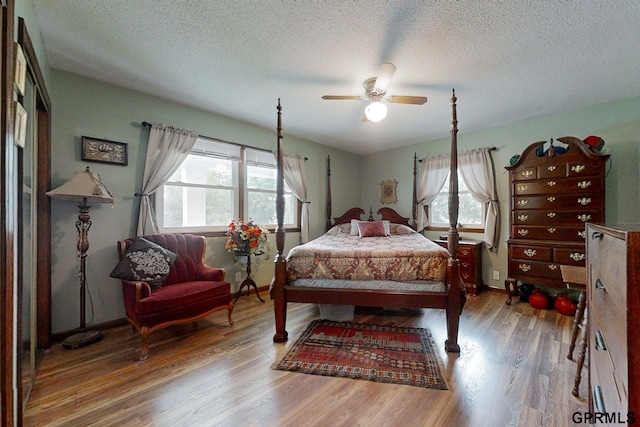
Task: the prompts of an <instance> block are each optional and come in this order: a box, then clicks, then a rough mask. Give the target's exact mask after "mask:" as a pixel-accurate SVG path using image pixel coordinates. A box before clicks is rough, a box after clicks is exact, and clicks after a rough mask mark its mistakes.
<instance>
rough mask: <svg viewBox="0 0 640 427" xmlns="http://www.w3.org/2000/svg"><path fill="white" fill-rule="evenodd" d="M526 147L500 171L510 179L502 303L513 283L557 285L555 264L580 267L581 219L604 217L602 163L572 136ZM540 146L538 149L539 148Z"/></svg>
mask: <svg viewBox="0 0 640 427" xmlns="http://www.w3.org/2000/svg"><path fill="white" fill-rule="evenodd" d="M558 141H560V144H556V145H554V143H553V140H551V143H550V147H549V148H548V149H546V150H544V148H545V147H546V145H545V144H546V141H539V142H535V143H533V144H531V145H530V146H529V147H527V148H526V149H525V150H524V151H523V152H522V155H521V156H520V157H519V158H518V160H517V161H516V162H515V163H514V164H513V165H511V166H507V167H506V168H505V169H507V170H508V171H509V181H510V196H511V197H510V214H511V216H510V230H509V240H508V241H507V246H508V251H509V255H508V256H509V264H508V270H509V272H508V278H507V279H506V280H505V288H506V290H507V293H508V299H507V304H510V303H511V297H512V295H517V294H518V288H517V283H518V281H522V282H526V283H531V284H535V285H541V286H546V287H563V286H564V284H563V282H562V274H561V272H560V265H576V266H584V265H585V258H586V255H585V223H586V222H599V221H604V220H605V216H604V207H605V194H604V193H605V191H604V189H605V187H604V180H605V165H606V161H607V159H608V158H609V156H608V155H601V154H596V153H594V152H593V151H591V149H590V148H589V147H588V146H587V145H586V144H585V143H583V142H582V140H580V139H578V138H574V137H571V136H566V137H562V138H558ZM543 150H544V151H543Z"/></svg>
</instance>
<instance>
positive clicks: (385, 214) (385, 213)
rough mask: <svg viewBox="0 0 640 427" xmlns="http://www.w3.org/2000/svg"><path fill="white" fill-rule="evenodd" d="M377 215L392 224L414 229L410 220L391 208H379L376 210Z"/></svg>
mask: <svg viewBox="0 0 640 427" xmlns="http://www.w3.org/2000/svg"><path fill="white" fill-rule="evenodd" d="M377 214H378V215H380V216H382V219H383V220H385V219H386V220H388V221H390V222H391V223H393V224H402V225H407V226H409V227H411V228H414V226H413V225H412V224H411V218H405V217H403V216H401V215H400V214H398V212H396V211H394V210H393V209H391V208H380V209H378V212H377Z"/></svg>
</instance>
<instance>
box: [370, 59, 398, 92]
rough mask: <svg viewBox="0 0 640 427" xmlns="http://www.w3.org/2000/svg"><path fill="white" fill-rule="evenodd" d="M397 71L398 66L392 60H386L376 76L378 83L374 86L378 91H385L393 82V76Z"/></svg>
mask: <svg viewBox="0 0 640 427" xmlns="http://www.w3.org/2000/svg"><path fill="white" fill-rule="evenodd" d="M395 72H396V66H395V65H393V64H392V63H391V62H385V63H384V64H382V65H381V66H380V72H379V73H378V77H377V78H376V83H375V85H374V88H375V89H376V90H378V91H385V90H387V87H388V86H389V83H391V77H393V74H394V73H395Z"/></svg>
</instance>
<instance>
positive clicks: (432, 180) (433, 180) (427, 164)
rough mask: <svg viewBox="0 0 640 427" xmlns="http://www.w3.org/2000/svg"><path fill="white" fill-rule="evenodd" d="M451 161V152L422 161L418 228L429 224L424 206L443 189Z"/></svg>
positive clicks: (419, 183) (418, 191) (418, 195)
mask: <svg viewBox="0 0 640 427" xmlns="http://www.w3.org/2000/svg"><path fill="white" fill-rule="evenodd" d="M450 163H451V155H449V154H443V155H441V156H436V157H428V158H426V159H422V160H421V161H420V168H419V169H420V170H419V172H418V183H417V185H418V189H417V202H418V205H419V206H421V209H418V230H422V229H423V228H424V227H426V226H427V225H428V224H427V221H426V218H425V214H424V206H427V205H428V204H430V203H431V202H432V201H433V199H435V197H436V196H437V195H438V193H439V192H440V190H442V186H444V182H445V181H446V180H447V176H449V164H450Z"/></svg>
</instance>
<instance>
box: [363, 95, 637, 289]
mask: <svg viewBox="0 0 640 427" xmlns="http://www.w3.org/2000/svg"><path fill="white" fill-rule="evenodd" d="M456 95H457V96H458V106H460V105H463V104H464V93H462V92H461V93H457V94H456ZM441 108H447V109H448V108H450V106H449V105H442V106H441ZM639 111H640V98H634V99H627V100H620V101H616V102H610V103H606V104H601V105H597V106H593V107H588V108H583V109H579V110H576V111H571V112H566V113H563V114H558V115H554V116H548V117H540V118H536V119H532V120H526V121H522V122H518V123H515V124H512V125H509V126H503V127H500V128H494V129H485V130H482V131H476V132H465V129H464V115H461V114H458V121H459V123H458V129H459V132H458V148H459V150H460V151H463V150H466V149H470V148H477V147H497V149H498V150H497V151H495V152H493V153H492V155H493V160H494V164H495V169H496V186H497V189H498V198H499V200H500V213H501V222H500V238H499V244H498V250H497V252H492V253H489V252H488V251H487V250H486V249H485V250H483V254H482V255H483V279H484V283H485V284H486V285H489V286H493V287H499V288H503V285H504V278H505V277H506V275H507V248H506V244H505V242H506V240H507V239H508V237H509V230H508V227H509V217H508V215H509V178H508V174H507V173H506V171H505V169H504V166H507V165H508V164H509V159H510V158H511V157H512V156H513V155H514V154H518V153H521V152H522V150H524V148H526V147H527V146H528V145H530V144H532V143H534V142H537V141H548V140H549V139H551V138H554V139H556V138H558V137H562V136H575V137H577V138H580V139H584V138H585V137H587V136H589V135H598V136H601V137H602V138H603V139H604V140H605V142H606V144H605V148H604V152H605V153H609V154H611V161H610V163H609V165H608V167H610V170H609V172H608V175H607V178H606V218H607V221H609V222H637V221H640V202H639V197H640V193H639V185H638V184H639V183H640V180H639V177H638V146H639V140H640V116H639V114H638V112H639ZM450 141H451V138H450V137H447V138H443V139H439V140H436V141H429V142H425V143H420V144H416V145H412V146H409V147H403V148H398V149H394V150H392V151H386V152H383V153H377V154H373V155H369V156H365V157H363V161H362V181H361V186H362V196H361V198H360V204H361V205H362V206H366V207H367V208H368V207H369V206H372V207H373V211H374V212H375V211H376V210H377V209H378V208H380V207H381V204H380V183H381V182H382V181H385V180H389V179H395V180H397V181H398V190H397V191H398V202H397V203H396V205H393V206H392V207H393V208H395V209H396V210H398V211H399V212H400V213H401V214H403V215H404V216H409V217H410V216H411V202H412V193H411V191H412V182H413V173H412V172H413V156H414V153H417V155H418V158H419V159H420V158H423V157H428V156H433V155H437V154H443V153H448V152H449V149H450ZM438 234H439V233H436V232H431V233H427V236H428V237H432V238H434V237H436V236H437V235H438ZM461 235H462V236H463V237H466V238H470V239H477V240H481V238H482V236H481V235H480V234H477V233H461ZM493 270H497V271H499V272H500V280H497V281H496V280H493V278H492V271H493Z"/></svg>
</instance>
